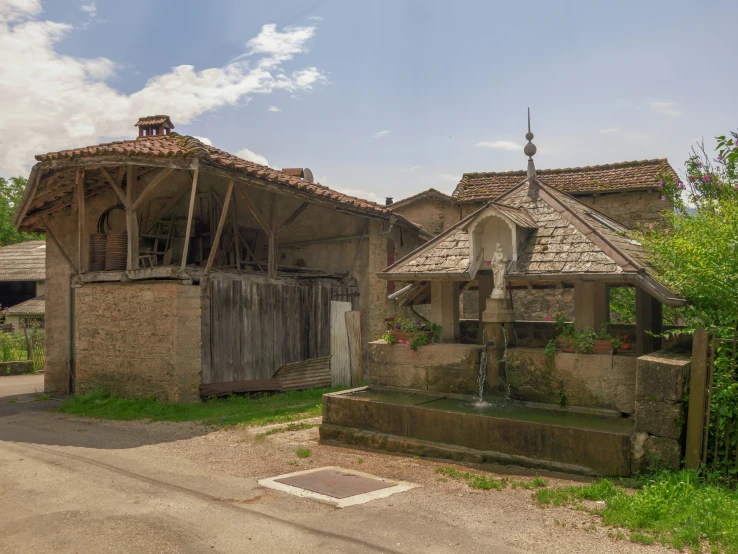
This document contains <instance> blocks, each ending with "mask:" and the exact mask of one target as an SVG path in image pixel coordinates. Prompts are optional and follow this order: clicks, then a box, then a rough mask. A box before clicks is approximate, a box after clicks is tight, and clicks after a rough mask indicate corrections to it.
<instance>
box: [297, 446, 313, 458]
mask: <svg viewBox="0 0 738 554" xmlns="http://www.w3.org/2000/svg"><path fill="white" fill-rule="evenodd" d="M295 454H296V455H297V457H298V458H309V457H310V455H311V454H312V452H311V451H310V449H309V448H298V449H297V450H295Z"/></svg>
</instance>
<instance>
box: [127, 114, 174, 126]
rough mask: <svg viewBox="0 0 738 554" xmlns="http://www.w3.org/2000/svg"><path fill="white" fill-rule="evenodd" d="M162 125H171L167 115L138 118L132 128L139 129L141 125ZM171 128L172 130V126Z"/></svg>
mask: <svg viewBox="0 0 738 554" xmlns="http://www.w3.org/2000/svg"><path fill="white" fill-rule="evenodd" d="M162 123H169V124H170V125H172V122H171V120H170V119H169V116H168V115H150V116H147V117H139V118H138V121H137V122H136V123H135V124H134V127H139V126H141V125H161V124H162ZM172 128H174V125H172Z"/></svg>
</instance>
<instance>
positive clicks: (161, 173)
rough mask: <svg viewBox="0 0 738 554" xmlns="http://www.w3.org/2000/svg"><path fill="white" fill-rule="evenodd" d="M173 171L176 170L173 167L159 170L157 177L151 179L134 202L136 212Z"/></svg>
mask: <svg viewBox="0 0 738 554" xmlns="http://www.w3.org/2000/svg"><path fill="white" fill-rule="evenodd" d="M172 171H174V168H173V167H169V168H166V169H162V170H161V171H159V173H158V174H157V175H156V177H154V178H153V179H151V182H150V183H149V184H148V185H146V188H145V189H144V190H143V192H141V195H140V196H139V197H138V198H137V199H136V202H134V203H133V211H134V212H136V211H138V209H139V208H140V207H141V206H142V205H143V203H144V202H145V201H146V199H147V198H148V197H149V196H151V193H152V192H154V189H155V188H156V187H157V186H159V183H161V182H162V181H163V180H164V179H166V178H167V177H168V176H169V174H170V173H171V172H172Z"/></svg>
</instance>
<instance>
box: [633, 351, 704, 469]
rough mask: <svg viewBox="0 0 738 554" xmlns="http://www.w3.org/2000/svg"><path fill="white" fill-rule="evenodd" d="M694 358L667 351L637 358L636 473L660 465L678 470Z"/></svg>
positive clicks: (634, 463)
mask: <svg viewBox="0 0 738 554" xmlns="http://www.w3.org/2000/svg"><path fill="white" fill-rule="evenodd" d="M691 364H692V362H691V358H690V357H689V356H686V355H684V354H677V353H674V352H670V351H667V350H659V351H658V352H654V353H653V354H649V355H646V356H641V357H640V358H638V372H637V376H636V427H635V430H636V436H635V440H634V450H633V471H634V472H635V471H636V470H638V469H640V470H644V469H646V468H648V467H653V466H660V467H667V468H669V469H672V470H678V469H679V467H680V464H681V459H682V446H683V438H684V437H683V435H684V429H685V422H686V409H687V403H686V402H685V396H686V393H687V389H688V384H689V372H690V368H691Z"/></svg>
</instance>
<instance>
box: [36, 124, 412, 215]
mask: <svg viewBox="0 0 738 554" xmlns="http://www.w3.org/2000/svg"><path fill="white" fill-rule="evenodd" d="M111 154H115V155H122V156H131V157H140V158H179V159H193V160H194V159H195V158H197V159H198V160H199V162H200V167H207V166H208V165H210V166H213V167H216V168H219V169H227V170H234V171H238V172H239V173H243V174H246V175H250V176H252V177H256V178H259V179H262V180H264V181H270V182H272V183H277V184H280V185H284V186H287V187H290V188H293V189H296V190H301V191H304V192H309V193H311V194H314V195H316V196H321V197H325V198H329V199H331V200H333V201H335V202H339V203H341V204H342V205H343V207H345V208H346V209H350V210H352V211H357V212H363V213H369V214H374V215H381V216H385V217H389V216H390V215H394V214H392V211H391V210H390V209H389V208H388V207H386V206H382V205H381V204H377V203H375V202H370V201H368V200H362V199H361V198H356V197H354V196H349V195H347V194H343V193H341V192H338V191H335V190H331V189H329V188H328V187H325V186H323V185H321V184H319V183H309V182H308V181H305V180H304V179H301V178H299V177H296V176H293V175H288V174H286V173H284V172H282V171H279V170H276V169H272V168H270V167H267V166H264V165H260V164H257V163H254V162H250V161H247V160H244V159H242V158H239V157H237V156H234V155H233V154H229V153H228V152H225V151H223V150H219V149H218V148H215V147H214V146H208V145H206V144H204V143H202V142H200V141H199V140H197V139H196V138H195V137H191V136H187V135H180V134H178V133H174V132H173V133H170V134H168V135H159V136H149V137H139V138H137V139H134V140H123V141H117V142H108V143H103V144H97V145H95V146H88V147H85V148H74V149H71V150H62V151H60V152H49V153H47V154H41V155H37V156H36V159H37V160H38V161H40V162H51V161H54V160H68V159H74V158H88V157H97V156H106V155H111ZM402 219H404V218H402ZM408 223H409V222H408Z"/></svg>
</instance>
